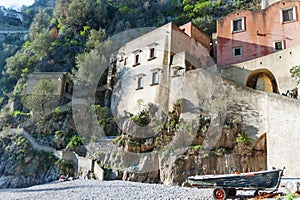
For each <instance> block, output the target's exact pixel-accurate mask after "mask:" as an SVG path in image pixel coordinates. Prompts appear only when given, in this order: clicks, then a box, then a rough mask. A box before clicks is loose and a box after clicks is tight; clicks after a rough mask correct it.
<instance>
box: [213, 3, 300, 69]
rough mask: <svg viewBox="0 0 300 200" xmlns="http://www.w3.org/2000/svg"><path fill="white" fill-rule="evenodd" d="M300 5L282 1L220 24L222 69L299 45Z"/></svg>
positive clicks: (236, 14)
mask: <svg viewBox="0 0 300 200" xmlns="http://www.w3.org/2000/svg"><path fill="white" fill-rule="evenodd" d="M299 9H300V2H299V1H280V2H277V3H274V4H272V5H271V6H270V7H268V8H266V9H264V10H256V11H247V10H240V11H236V12H233V13H230V14H228V15H227V16H225V17H224V18H222V19H219V20H218V21H217V33H216V37H217V65H218V66H219V67H224V66H228V65H231V64H236V63H241V62H244V61H248V60H252V59H255V58H259V57H262V56H265V55H268V54H272V53H274V52H278V51H280V50H283V49H286V48H290V47H293V46H296V45H299V44H300V37H299V33H300V21H299V13H300V10H299Z"/></svg>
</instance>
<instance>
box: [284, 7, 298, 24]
mask: <svg viewBox="0 0 300 200" xmlns="http://www.w3.org/2000/svg"><path fill="white" fill-rule="evenodd" d="M281 19H282V23H285V22H291V21H295V20H296V11H295V7H292V8H287V9H282V10H281Z"/></svg>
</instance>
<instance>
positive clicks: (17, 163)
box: [0, 129, 58, 188]
mask: <svg viewBox="0 0 300 200" xmlns="http://www.w3.org/2000/svg"><path fill="white" fill-rule="evenodd" d="M0 141H1V143H0V188H15V187H18V188H19V187H28V186H31V185H35V184H41V183H46V182H50V181H53V180H56V178H57V170H58V168H57V167H56V165H55V162H56V161H57V158H56V157H55V156H54V155H53V153H51V152H45V151H41V150H38V149H35V147H34V146H33V145H32V144H31V143H30V141H29V140H28V139H27V138H26V137H25V135H24V132H23V131H22V130H20V129H11V130H5V131H2V132H1V133H0Z"/></svg>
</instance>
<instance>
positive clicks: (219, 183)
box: [187, 169, 283, 199]
mask: <svg viewBox="0 0 300 200" xmlns="http://www.w3.org/2000/svg"><path fill="white" fill-rule="evenodd" d="M282 176H283V170H281V169H274V170H268V171H258V172H249V173H234V174H222V175H201V176H199V175H197V176H191V177H188V180H187V182H188V183H189V184H190V185H191V186H192V187H197V188H215V189H214V191H213V196H214V198H215V199H226V198H227V197H228V196H231V197H234V196H236V190H255V191H256V192H255V195H257V194H258V191H259V190H265V189H268V188H275V190H274V191H276V190H277V189H278V186H279V184H280V180H281V177H282ZM274 191H273V192H274Z"/></svg>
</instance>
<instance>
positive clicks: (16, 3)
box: [0, 0, 34, 9]
mask: <svg viewBox="0 0 300 200" xmlns="http://www.w3.org/2000/svg"><path fill="white" fill-rule="evenodd" d="M33 3H34V0H0V6H4V7H6V8H15V9H16V8H20V7H21V6H22V5H26V6H29V5H32V4H33Z"/></svg>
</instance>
